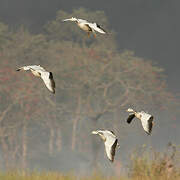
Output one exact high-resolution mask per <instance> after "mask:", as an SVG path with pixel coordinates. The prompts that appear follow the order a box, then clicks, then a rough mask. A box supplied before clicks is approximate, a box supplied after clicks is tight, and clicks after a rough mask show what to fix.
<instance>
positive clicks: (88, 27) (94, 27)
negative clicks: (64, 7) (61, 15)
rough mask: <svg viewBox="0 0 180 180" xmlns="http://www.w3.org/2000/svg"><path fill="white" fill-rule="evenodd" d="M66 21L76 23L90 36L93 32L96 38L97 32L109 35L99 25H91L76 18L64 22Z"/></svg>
mask: <svg viewBox="0 0 180 180" xmlns="http://www.w3.org/2000/svg"><path fill="white" fill-rule="evenodd" d="M66 21H74V22H75V23H76V24H77V25H78V26H79V27H80V28H81V29H82V30H84V31H86V32H87V33H88V36H90V33H91V32H92V33H93V34H94V37H96V33H95V31H97V32H99V33H101V34H107V32H106V31H105V30H104V29H103V28H102V27H101V26H100V25H99V24H97V23H90V22H88V21H86V20H84V19H77V18H75V17H72V18H70V19H64V20H63V22H66Z"/></svg>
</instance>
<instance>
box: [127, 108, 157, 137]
mask: <svg viewBox="0 0 180 180" xmlns="http://www.w3.org/2000/svg"><path fill="white" fill-rule="evenodd" d="M127 112H130V114H129V117H128V118H127V123H128V124H130V123H131V121H132V120H133V118H134V117H136V118H138V119H139V120H141V124H142V127H143V129H144V131H145V132H146V133H147V134H149V135H150V134H151V131H152V127H153V116H152V115H150V114H148V113H146V112H144V111H141V112H136V111H134V110H133V109H131V108H129V109H127Z"/></svg>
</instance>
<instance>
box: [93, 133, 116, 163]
mask: <svg viewBox="0 0 180 180" xmlns="http://www.w3.org/2000/svg"><path fill="white" fill-rule="evenodd" d="M92 134H98V135H99V136H100V137H101V138H102V139H103V141H104V145H105V150H106V155H107V157H108V159H109V160H110V161H111V162H113V161H114V156H115V151H116V146H117V145H118V146H119V144H118V139H117V137H116V136H115V134H114V133H113V132H112V131H108V130H97V131H92Z"/></svg>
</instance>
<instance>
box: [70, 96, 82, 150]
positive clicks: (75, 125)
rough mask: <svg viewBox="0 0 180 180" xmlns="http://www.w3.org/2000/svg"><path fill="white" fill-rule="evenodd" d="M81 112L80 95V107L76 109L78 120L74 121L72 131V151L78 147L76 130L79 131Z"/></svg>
mask: <svg viewBox="0 0 180 180" xmlns="http://www.w3.org/2000/svg"><path fill="white" fill-rule="evenodd" d="M80 111H81V95H80V94H79V95H78V105H77V109H76V118H75V119H74V121H73V129H72V144H71V149H72V150H74V149H75V145H76V130H77V123H78V121H79V119H80Z"/></svg>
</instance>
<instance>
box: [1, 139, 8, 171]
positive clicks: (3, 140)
mask: <svg viewBox="0 0 180 180" xmlns="http://www.w3.org/2000/svg"><path fill="white" fill-rule="evenodd" d="M1 145H2V151H3V160H4V165H5V170H8V168H9V158H8V157H9V155H8V145H7V144H6V142H5V138H4V137H1Z"/></svg>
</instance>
